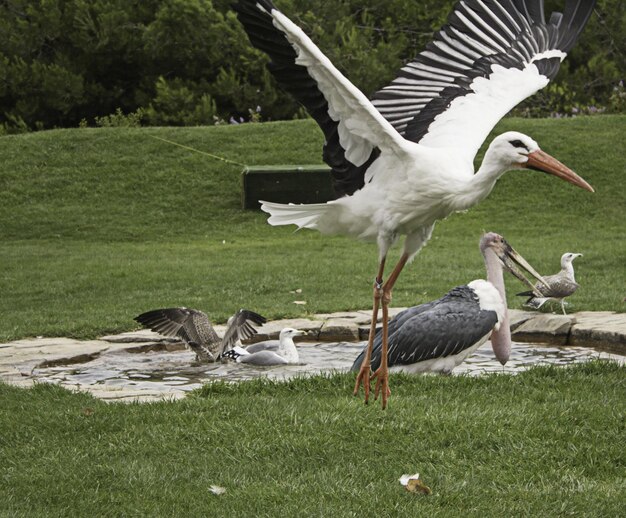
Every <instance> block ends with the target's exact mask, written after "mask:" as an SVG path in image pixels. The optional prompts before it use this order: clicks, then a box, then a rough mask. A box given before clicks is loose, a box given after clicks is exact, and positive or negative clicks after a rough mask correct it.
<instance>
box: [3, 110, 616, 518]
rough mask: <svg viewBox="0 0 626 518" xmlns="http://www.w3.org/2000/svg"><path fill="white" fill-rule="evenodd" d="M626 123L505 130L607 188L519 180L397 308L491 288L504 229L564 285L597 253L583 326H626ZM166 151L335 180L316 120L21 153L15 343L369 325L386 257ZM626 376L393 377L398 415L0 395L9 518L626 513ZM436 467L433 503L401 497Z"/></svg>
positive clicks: (59, 393)
mask: <svg viewBox="0 0 626 518" xmlns="http://www.w3.org/2000/svg"><path fill="white" fill-rule="evenodd" d="M624 123H626V117H623V116H614V117H608V116H607V117H594V118H577V119H570V120H520V119H507V120H505V121H503V122H502V123H501V124H500V125H499V127H498V128H497V130H496V131H497V132H501V131H505V130H508V129H518V130H521V131H524V132H526V133H528V134H530V135H532V136H533V137H534V138H535V139H536V140H538V141H539V143H540V144H541V145H542V147H543V148H544V149H545V150H546V151H548V152H549V153H551V154H553V155H555V156H556V157H558V158H559V159H560V160H562V161H563V162H565V163H566V164H568V165H569V166H571V167H572V168H573V169H574V170H576V171H577V172H578V173H579V174H581V175H582V176H584V177H585V178H586V179H587V180H588V181H589V182H590V183H591V184H592V185H593V186H594V187H595V188H596V191H597V192H596V193H595V194H590V193H586V192H584V191H582V190H578V189H575V188H573V187H571V186H568V185H566V184H564V183H562V182H560V181H558V180H556V179H555V178H549V177H547V176H545V175H541V174H540V173H536V172H527V171H526V172H517V173H509V174H507V175H505V177H504V178H503V179H502V180H501V181H500V182H499V183H498V185H497V186H496V188H495V190H494V192H493V193H492V195H491V196H490V197H489V199H488V200H486V201H485V202H483V203H482V204H481V205H479V206H478V207H476V208H474V209H472V210H471V211H469V212H468V213H466V214H459V215H454V216H452V217H450V218H449V219H448V220H446V221H444V222H442V223H440V224H439V225H438V227H437V229H436V231H435V235H434V237H433V239H432V241H431V242H430V244H429V245H428V246H427V247H426V248H425V249H424V251H423V253H422V254H421V255H420V256H419V257H418V259H417V260H416V261H415V263H414V264H413V265H411V266H410V267H409V268H407V270H406V271H405V273H404V274H403V276H402V277H401V279H400V281H399V284H398V285H397V288H396V290H395V293H394V297H395V298H394V304H395V305H408V304H414V303H418V302H422V301H425V300H429V299H432V298H435V297H438V296H440V295H441V294H442V293H444V292H445V291H447V290H448V289H449V288H450V287H452V286H454V285H457V284H461V283H466V282H468V281H469V280H471V279H473V278H477V277H483V276H484V268H483V265H482V259H481V256H480V254H479V252H478V249H477V248H478V246H477V243H478V238H479V236H480V235H481V233H482V232H483V231H485V230H494V231H497V232H500V233H502V234H503V235H505V236H506V237H507V238H508V240H509V241H510V242H511V243H512V244H513V246H514V247H516V248H517V249H518V250H519V251H520V252H521V253H522V254H523V255H524V256H525V257H526V258H527V259H528V260H529V261H530V262H531V263H532V264H533V265H534V266H535V267H537V268H538V269H539V270H540V271H542V272H546V273H552V272H553V271H555V270H556V269H557V268H558V260H559V258H560V256H561V254H562V253H563V252H565V251H573V252H581V253H583V254H584V257H583V258H581V259H579V260H578V262H577V263H576V267H577V279H578V281H579V283H580V284H581V286H582V287H581V288H580V290H579V291H578V292H577V294H576V295H575V296H574V297H573V298H572V299H571V302H572V310H573V311H579V310H608V309H610V310H618V311H623V310H624V304H623V302H622V299H623V296H624V293H623V287H624V285H625V283H624V281H625V280H626V279H625V276H626V273H625V271H624V267H623V258H624V257H625V256H626V244H625V243H626V240H625V239H624V223H623V221H624V207H625V206H626V203H625V201H626V195H625V194H624V189H623V179H624V171H625V170H626V156H625V154H624V149H623V135H622V133H623V131H622V128H623V127H624ZM153 136H157V137H161V138H166V139H170V140H173V141H176V142H179V143H181V144H184V145H187V146H192V147H194V148H198V149H201V150H203V151H206V152H210V153H215V154H218V155H220V156H223V157H225V158H228V159H231V160H234V161H237V162H241V163H246V164H250V165H252V164H282V163H315V162H319V157H320V148H321V144H322V136H321V134H320V133H319V131H318V130H317V129H316V128H315V125H314V124H313V123H312V122H311V121H294V122H280V123H268V124H263V125H253V124H248V125H242V126H237V127H233V126H227V127H212V128H160V129H159V128H146V129H121V128H117V129H116V128H113V129H97V130H92V129H81V130H78V129H77V130H59V131H49V132H41V133H33V134H27V135H20V136H7V137H2V138H0V156H2V163H0V221H1V222H2V225H1V226H0V264H2V270H1V272H0V292H1V293H2V297H0V314H2V315H3V318H2V319H1V321H0V341H5V340H11V339H16V338H19V337H24V336H32V335H53V336H54V335H70V336H76V337H93V336H97V335H100V334H103V333H107V332H113V331H123V330H128V329H131V328H134V327H135V325H134V322H133V321H132V317H133V316H135V315H137V314H138V313H140V312H142V311H144V310H147V309H151V308H154V307H157V306H167V305H187V306H191V307H197V308H200V309H203V310H205V311H207V312H208V313H209V315H210V316H211V317H212V318H213V319H214V320H216V321H220V322H221V321H224V320H225V319H226V318H227V317H228V316H229V315H230V314H232V312H233V311H234V310H236V309H237V308H239V307H248V308H250V309H254V310H256V311H259V312H261V313H263V314H265V315H266V316H268V317H270V318H276V317H285V316H298V315H302V314H306V313H307V312H310V313H315V312H322V311H335V310H348V309H362V308H368V307H369V305H370V297H371V280H372V277H373V274H374V271H375V268H376V264H375V263H376V251H375V247H374V246H373V245H367V244H362V243H358V242H356V241H354V240H352V239H349V238H339V237H338V238H328V237H322V236H319V235H318V234H316V233H314V232H298V233H294V232H293V229H290V228H272V227H270V226H269V225H267V224H266V221H265V215H264V214H262V213H259V212H256V211H243V210H241V209H240V173H241V167H240V166H236V165H231V164H226V163H224V162H220V161H215V160H212V159H210V158H207V157H206V156H204V155H202V154H199V153H193V152H189V151H186V150H184V149H181V148H179V147H176V146H172V145H168V144H165V143H163V142H162V141H159V140H156V139H154V138H152V137H153ZM395 257H397V250H396V253H395V256H394V258H395ZM507 283H508V288H509V293H510V294H511V292H512V293H515V291H518V290H519V288H521V286H520V285H519V284H517V283H516V281H515V280H513V279H507ZM296 288H301V289H302V293H299V294H298V295H294V294H292V293H290V291H292V290H294V289H296ZM296 298H297V299H304V300H306V301H307V305H306V306H304V307H303V306H298V305H295V304H293V300H294V299H296ZM509 305H510V306H511V307H520V301H519V300H516V299H515V298H514V297H513V296H511V297H510V298H509ZM624 374H625V369H624V367H618V366H617V365H615V364H609V363H603V362H594V363H590V364H585V365H578V366H575V367H571V368H566V369H563V368H543V367H542V368H536V369H532V370H531V371H528V372H525V373H522V374H520V375H519V376H515V377H511V376H498V375H493V376H486V377H483V378H469V377H462V376H461V377H448V378H444V377H430V376H423V377H414V378H409V377H404V376H393V378H392V380H391V386H392V389H393V396H392V399H391V402H390V408H389V409H388V411H386V412H382V411H381V410H380V408H379V405H378V404H375V405H370V406H367V407H366V406H364V405H363V404H362V403H361V401H360V400H355V399H354V398H352V397H351V395H350V392H351V388H352V384H353V376H351V375H348V374H346V375H333V376H329V377H317V378H313V379H299V380H294V381H291V382H288V383H276V382H270V381H267V380H259V381H252V382H245V383H241V384H238V385H226V384H221V383H218V384H213V385H211V386H205V387H204V388H203V389H202V390H200V391H198V392H196V393H194V394H193V395H192V396H191V397H189V398H187V399H185V400H183V401H178V402H175V403H168V402H163V403H157V404H144V405H140V404H133V405H122V404H106V403H103V402H101V401H98V400H95V399H93V398H92V397H90V396H88V395H86V394H72V393H69V392H67V391H65V390H62V389H60V388H58V387H53V386H47V385H38V386H36V387H35V388H34V389H32V390H22V389H16V388H13V387H9V386H7V385H2V384H0V401H2V404H1V405H0V516H11V517H13V516H18V517H20V516H28V517H30V516H89V517H92V516H225V517H226V516H228V517H231V516H242V517H248V516H268V517H270V516H271V517H273V516H281V515H282V516H371V515H375V514H376V515H379V516H428V517H432V516H442V517H449V516H567V515H571V516H603V517H604V516H620V515H623V502H624V500H625V499H626V481H625V478H624V467H625V466H626V456H625V453H624V452H625V450H624V448H623V447H622V445H623V444H624V442H625V440H626V437H625V435H626V433H625V428H624V415H625V411H626V408H625V402H624V393H625V389H626V381H625V380H626V376H624ZM415 472H419V473H421V474H422V478H423V479H424V482H425V483H426V484H427V485H429V486H430V487H431V488H432V490H433V494H432V495H431V496H429V497H424V496H416V495H411V494H408V493H407V492H405V491H404V489H403V488H402V487H401V486H400V485H399V483H398V482H397V479H398V478H399V477H400V475H402V474H403V473H415ZM212 484H215V485H219V486H223V487H225V488H226V490H227V492H226V494H224V495H221V496H216V495H213V494H211V493H210V492H209V491H208V488H209V486H210V485H212Z"/></svg>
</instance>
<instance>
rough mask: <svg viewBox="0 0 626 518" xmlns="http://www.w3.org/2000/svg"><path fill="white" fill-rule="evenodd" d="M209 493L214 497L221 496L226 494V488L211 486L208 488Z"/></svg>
mask: <svg viewBox="0 0 626 518" xmlns="http://www.w3.org/2000/svg"><path fill="white" fill-rule="evenodd" d="M209 491H210V492H211V493H213V494H214V495H223V494H224V493H226V488H225V487H222V486H211V487H210V488H209Z"/></svg>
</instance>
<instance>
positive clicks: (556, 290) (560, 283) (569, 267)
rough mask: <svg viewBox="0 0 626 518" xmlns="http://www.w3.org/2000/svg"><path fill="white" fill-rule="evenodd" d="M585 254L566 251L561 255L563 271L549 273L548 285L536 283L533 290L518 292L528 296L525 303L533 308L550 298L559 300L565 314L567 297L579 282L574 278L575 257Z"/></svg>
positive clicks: (520, 294) (546, 278) (538, 306)
mask: <svg viewBox="0 0 626 518" xmlns="http://www.w3.org/2000/svg"><path fill="white" fill-rule="evenodd" d="M582 255H583V254H575V253H572V252H566V253H564V254H563V255H562V256H561V271H560V272H559V273H555V274H554V275H547V276H545V277H544V280H545V281H546V282H547V283H548V285H547V286H545V285H541V284H536V285H535V286H534V287H533V289H532V290H531V291H524V292H522V293H518V294H517V295H519V296H524V297H528V300H527V301H526V303H525V304H524V305H525V306H528V307H531V308H533V309H539V308H540V307H541V306H543V305H544V304H545V303H546V302H547V301H548V300H557V301H559V302H560V303H561V310H562V311H563V314H564V315H565V297H569V296H570V295H572V294H573V293H574V292H575V291H576V290H577V289H578V283H577V282H576V279H575V278H574V264H573V262H574V259H576V258H577V257H582Z"/></svg>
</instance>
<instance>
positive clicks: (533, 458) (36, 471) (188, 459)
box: [0, 362, 626, 517]
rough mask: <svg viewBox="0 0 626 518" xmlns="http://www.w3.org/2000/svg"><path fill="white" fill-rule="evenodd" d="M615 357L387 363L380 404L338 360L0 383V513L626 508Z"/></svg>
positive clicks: (545, 512) (512, 512) (524, 512)
mask: <svg viewBox="0 0 626 518" xmlns="http://www.w3.org/2000/svg"><path fill="white" fill-rule="evenodd" d="M625 374H626V371H625V368H624V367H619V366H618V365H616V364H614V363H606V362H592V363H588V364H582V365H577V366H574V367H570V368H557V367H539V368H534V369H531V370H530V371H528V372H524V373H522V374H520V375H518V376H505V375H492V376H485V377H482V378H470V377H462V376H461V377H434V376H421V377H409V376H393V377H392V380H391V385H392V387H393V396H392V399H391V401H390V407H389V408H388V410H387V411H385V412H382V411H381V410H380V408H379V405H378V404H372V405H369V406H365V405H363V404H362V402H361V401H360V400H357V399H354V398H353V397H352V396H351V395H350V389H351V387H352V383H353V376H350V375H333V376H330V377H317V378H313V379H297V380H294V381H290V382H287V383H280V382H273V381H267V380H257V381H251V382H244V383H241V384H237V385H228V384H225V383H216V384H213V385H207V386H205V387H204V388H203V389H201V390H200V391H199V392H198V393H197V394H195V396H192V397H189V398H187V399H185V400H183V401H178V402H174V403H167V402H163V403H156V404H143V405H141V404H132V405H124V404H107V403H103V402H102V401H98V400H96V399H93V398H91V397H90V396H88V395H86V394H72V393H69V392H67V391H65V390H63V389H60V388H58V387H55V386H50V385H38V386H36V387H35V388H34V389H32V390H23V389H16V388H13V387H9V386H7V385H2V384H0V399H1V400H2V402H3V404H2V405H0V515H1V516H11V517H20V516H28V517H30V516H89V517H94V516H215V517H222V516H224V517H226V516H228V517H237V516H241V517H248V516H267V517H274V516H285V517H286V516H333V517H335V516H337V517H343V516H374V515H377V516H427V517H437V516H441V517H454V516H459V517H461V516H494V517H501V516H577V517H579V516H602V517H613V516H615V517H617V516H623V510H624V507H623V505H624V501H625V499H626V479H625V478H624V473H625V471H624V470H625V468H626V453H625V452H626V450H625V449H624V448H623V444H624V442H625V441H626V433H625V428H624V413H625V411H626V407H625V402H624V391H625V389H626V386H625V380H626V376H625ZM415 472H419V473H420V474H421V477H422V479H423V481H424V482H425V483H426V484H427V485H428V486H429V487H431V489H432V491H433V494H432V495H431V496H428V497H426V496H421V495H420V496H417V495H412V494H409V493H407V492H406V491H405V490H404V489H403V488H402V487H401V486H400V484H399V483H398V481H397V479H398V478H399V477H400V475H402V474H403V473H415ZM213 484H215V485H219V486H223V487H225V488H226V489H227V492H226V494H224V495H222V496H215V495H212V494H211V493H209V490H208V488H209V486H210V485H213Z"/></svg>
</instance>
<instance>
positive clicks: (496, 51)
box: [233, 0, 595, 408]
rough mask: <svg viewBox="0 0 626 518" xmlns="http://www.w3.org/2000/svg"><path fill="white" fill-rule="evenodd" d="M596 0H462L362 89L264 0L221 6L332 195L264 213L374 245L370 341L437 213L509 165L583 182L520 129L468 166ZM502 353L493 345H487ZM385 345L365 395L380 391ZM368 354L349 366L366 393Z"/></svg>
mask: <svg viewBox="0 0 626 518" xmlns="http://www.w3.org/2000/svg"><path fill="white" fill-rule="evenodd" d="M594 4H595V1H594V0H590V1H581V0H566V3H565V9H564V13H563V14H560V13H553V14H552V16H551V17H550V20H549V21H546V20H545V18H544V13H543V0H464V1H461V2H459V3H457V4H456V6H455V7H454V11H453V12H452V14H451V15H450V17H449V19H448V23H447V24H446V25H445V26H444V27H443V28H442V29H441V30H440V31H439V32H437V33H436V34H435V35H434V38H433V41H432V43H430V44H429V45H428V46H427V48H426V50H424V51H423V52H422V53H421V54H419V55H418V56H417V57H416V58H415V59H414V60H413V61H412V62H410V63H408V64H407V65H406V66H404V67H403V68H402V70H401V71H400V74H399V76H398V77H397V78H396V79H395V80H394V81H393V82H392V83H391V84H390V85H389V86H387V87H385V88H383V89H382V90H380V91H379V92H377V93H376V94H375V95H374V97H373V100H372V101H370V100H369V99H368V98H367V97H366V96H365V95H364V94H363V93H362V92H361V91H360V90H359V89H358V88H356V87H355V86H354V85H353V84H352V83H351V82H350V81H349V80H348V79H347V78H346V77H344V75H343V74H342V73H341V72H339V70H337V69H336V68H335V66H334V65H333V64H332V63H331V62H330V60H329V59H328V58H327V57H326V56H325V55H324V54H323V53H322V52H321V51H320V49H319V48H318V47H317V46H316V45H315V44H314V43H313V42H312V41H311V39H310V38H309V37H308V36H307V35H306V34H304V32H303V31H302V30H301V29H300V28H299V27H298V26H297V25H295V24H294V23H293V22H292V21H291V20H290V19H289V18H287V17H286V16H285V15H284V14H283V13H282V12H280V11H279V10H278V9H276V7H275V6H274V5H273V4H272V2H271V1H270V0H238V2H237V3H236V4H235V5H234V6H233V8H234V10H235V11H236V12H237V16H238V17H239V20H240V22H241V23H242V25H243V27H244V29H245V30H246V32H247V34H248V36H249V38H250V41H251V43H252V45H254V46H255V47H257V48H258V49H260V50H262V51H264V52H266V53H267V54H268V55H269V57H270V63H269V65H268V67H269V69H270V71H271V72H272V73H273V74H274V76H275V78H276V79H277V80H278V82H279V84H280V85H281V86H282V87H284V88H285V89H286V90H287V91H288V92H290V93H291V94H292V95H293V96H294V97H295V98H296V99H297V100H298V101H299V102H300V103H302V104H303V105H304V107H305V108H306V109H307V110H308V112H309V113H310V115H311V116H312V117H313V118H314V119H315V120H316V121H317V123H318V124H319V126H320V128H321V129H322V131H323V133H324V137H325V140H326V142H325V144H324V149H323V158H324V161H325V162H326V163H327V164H328V165H330V166H331V168H332V175H333V186H334V189H335V192H336V193H337V195H338V196H339V197H338V199H336V200H333V201H329V202H328V203H322V204H313V205H293V204H289V205H283V204H278V203H270V202H261V203H262V205H261V208H262V209H263V210H264V211H266V212H268V213H269V214H270V218H269V220H268V221H269V223H270V224H271V225H289V224H295V225H297V226H298V227H300V228H311V229H316V230H319V231H320V232H322V233H324V234H345V235H351V236H355V237H358V238H360V239H363V240H367V241H373V242H375V243H377V245H378V259H379V267H378V271H377V274H376V278H375V281H374V310H373V318H372V329H371V330H370V340H369V349H368V350H370V351H371V348H372V344H373V339H374V334H375V323H376V321H377V315H378V309H379V306H380V305H382V312H383V315H382V322H383V331H382V334H383V339H382V347H383V351H386V349H387V320H388V305H389V303H390V300H391V292H392V289H393V286H394V284H395V282H396V280H397V279H398V276H399V274H400V272H401V270H402V268H403V267H404V265H405V264H406V263H408V262H409V261H411V260H412V259H413V257H414V256H415V255H416V254H417V253H418V252H419V250H420V249H421V248H422V247H423V246H424V244H425V243H426V242H427V241H428V239H429V238H430V236H431V233H432V231H433V227H434V225H435V222H436V221H437V220H440V219H443V218H445V217H446V216H448V215H450V214H452V213H454V212H457V211H463V210H466V209H468V208H470V207H472V206H473V205H475V204H476V203H478V202H480V201H481V200H483V199H484V198H485V197H486V196H487V195H488V194H489V193H490V192H491V190H492V189H493V187H494V185H495V183H496V181H497V180H498V178H500V176H502V174H503V173H504V172H506V171H508V170H510V169H537V170H540V171H544V172H547V173H550V174H553V175H556V176H558V177H560V178H562V179H564V180H567V181H568V182H570V183H572V184H574V185H577V186H579V187H582V188H583V189H586V190H588V191H593V189H592V187H591V186H590V185H589V184H588V183H587V182H586V181H585V180H583V179H582V178H580V177H579V176H577V175H576V174H575V173H574V172H573V171H571V170H570V169H568V168H567V167H566V166H565V165H563V164H562V163H560V162H559V161H557V160H556V159H554V158H552V157H551V156H550V155H548V154H547V153H545V152H544V151H542V150H541V149H540V148H539V145H538V144H537V143H536V142H535V141H534V140H533V139H531V138H530V137H528V136H526V135H523V134H521V133H517V132H512V131H511V132H507V133H504V134H502V135H500V136H498V137H496V138H495V139H494V140H493V142H492V143H491V145H490V146H489V149H488V150H487V152H486V153H485V157H484V159H483V162H482V164H481V166H480V168H479V169H478V171H476V172H475V171H474V164H473V160H474V157H475V155H476V152H477V151H478V149H479V148H480V146H481V144H482V143H483V141H484V140H485V138H486V137H487V135H488V134H489V132H490V131H491V129H492V128H493V127H494V126H495V124H496V123H497V122H498V121H499V120H500V118H502V117H503V116H504V115H505V114H506V113H507V112H508V111H509V110H510V109H511V108H513V107H514V106H515V105H516V104H518V103H519V102H520V101H522V100H523V99H525V98H526V97H528V96H529V95H531V94H533V93H535V92H536V91H538V90H540V89H541V88H543V87H545V86H546V85H547V84H548V82H549V81H550V79H552V78H553V77H554V76H555V75H556V73H557V71H558V69H559V65H560V63H561V61H562V60H563V59H564V58H565V56H566V53H567V52H568V51H569V49H570V48H571V47H572V46H573V45H574V42H575V41H576V39H577V37H578V35H579V34H580V32H581V31H582V30H583V27H584V26H585V24H586V22H587V20H588V18H589V16H590V15H591V12H592V9H593V6H594ZM400 236H405V240H404V247H403V250H402V255H401V257H400V260H399V262H398V264H397V265H396V267H395V268H394V269H393V271H392V272H391V274H390V275H389V277H388V278H387V280H386V281H384V280H383V275H384V268H385V259H386V257H387V252H388V250H389V248H390V247H391V246H392V245H393V244H394V243H395V242H396V241H397V239H398V238H399V237H400ZM496 354H497V355H498V358H499V359H500V360H501V361H505V360H506V359H507V358H506V357H505V356H504V353H502V352H498V351H496ZM386 358H387V355H386V354H383V361H382V364H381V367H380V371H381V372H380V373H379V375H378V379H377V383H376V389H375V395H376V396H377V395H378V394H379V392H381V390H382V405H383V408H385V407H386V404H387V397H388V379H387V363H386ZM369 375H370V357H369V355H366V358H365V360H364V362H363V365H362V368H361V370H360V372H359V374H358V376H357V380H356V384H355V394H356V393H357V391H358V388H359V386H360V384H361V383H363V385H364V389H365V401H366V402H367V401H368V398H369V379H370V378H369Z"/></svg>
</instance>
